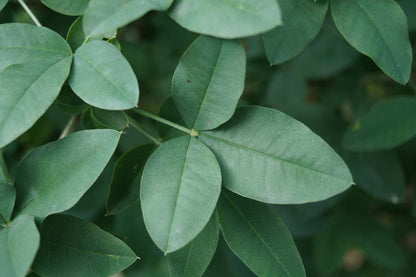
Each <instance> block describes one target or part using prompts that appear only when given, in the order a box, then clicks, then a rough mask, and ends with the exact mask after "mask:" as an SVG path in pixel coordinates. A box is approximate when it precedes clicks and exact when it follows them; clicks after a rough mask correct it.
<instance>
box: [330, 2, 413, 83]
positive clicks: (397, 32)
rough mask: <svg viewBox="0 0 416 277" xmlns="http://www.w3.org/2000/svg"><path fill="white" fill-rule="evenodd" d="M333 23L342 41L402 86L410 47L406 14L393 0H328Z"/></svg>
mask: <svg viewBox="0 0 416 277" xmlns="http://www.w3.org/2000/svg"><path fill="white" fill-rule="evenodd" d="M331 11H332V16H333V18H334V21H335V24H336V26H337V28H338V30H339V31H340V32H341V34H342V35H343V36H344V38H345V39H346V40H347V41H348V42H349V43H350V44H351V45H352V46H353V47H354V48H356V49H357V50H358V51H359V52H361V53H363V54H364V55H367V56H369V57H370V58H371V59H372V60H374V62H375V63H376V64H377V65H378V66H379V67H380V68H381V70H383V71H384V72H385V73H386V74H387V75H389V76H390V77H391V78H393V79H394V80H395V81H397V82H399V83H401V84H406V83H407V81H408V80H409V78H410V71H411V65H412V48H411V45H410V41H409V33H408V28H407V19H406V15H405V14H404V13H403V11H402V9H401V8H400V6H399V4H397V3H396V1H394V0H379V1H371V0H331Z"/></svg>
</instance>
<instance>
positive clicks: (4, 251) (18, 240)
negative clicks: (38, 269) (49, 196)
mask: <svg viewBox="0 0 416 277" xmlns="http://www.w3.org/2000/svg"><path fill="white" fill-rule="evenodd" d="M39 240H40V237H39V232H38V229H37V228H36V225H35V222H34V220H33V217H31V216H29V215H21V216H19V217H17V218H16V219H15V220H13V222H12V223H11V225H10V226H8V227H6V228H5V229H3V230H1V231H0V245H1V247H0V268H1V275H2V276H7V277H24V276H26V274H27V273H28V271H29V268H30V266H31V264H32V262H33V259H34V258H35V255H36V252H37V250H38V248H39Z"/></svg>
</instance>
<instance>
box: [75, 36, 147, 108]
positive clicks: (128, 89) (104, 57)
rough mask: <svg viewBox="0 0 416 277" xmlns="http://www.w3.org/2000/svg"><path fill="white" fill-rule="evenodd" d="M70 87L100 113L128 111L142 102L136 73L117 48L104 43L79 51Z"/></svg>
mask: <svg viewBox="0 0 416 277" xmlns="http://www.w3.org/2000/svg"><path fill="white" fill-rule="evenodd" d="M69 85H70V86H71V88H72V89H73V91H74V92H75V93H76V94H77V95H78V96H79V97H80V98H81V99H82V100H84V101H85V102H87V103H88V104H90V105H92V106H95V107H97V108H101V109H106V110H123V109H129V108H133V107H135V106H136V105H137V102H138V101H139V85H138V83H137V79H136V76H135V74H134V72H133V69H132V68H131V67H130V65H129V63H128V61H127V60H126V59H125V58H124V57H123V55H122V54H121V53H120V51H118V50H117V48H116V47H115V46H114V45H112V44H110V43H108V42H104V41H98V40H97V41H92V42H90V43H87V44H85V45H83V46H81V47H80V48H78V50H77V51H76V53H75V55H74V65H73V67H72V72H71V76H70V78H69Z"/></svg>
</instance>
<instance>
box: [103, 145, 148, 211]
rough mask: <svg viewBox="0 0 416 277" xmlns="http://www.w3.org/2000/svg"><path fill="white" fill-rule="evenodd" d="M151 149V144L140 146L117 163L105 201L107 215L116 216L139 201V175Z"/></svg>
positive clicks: (124, 155) (125, 154)
mask: <svg viewBox="0 0 416 277" xmlns="http://www.w3.org/2000/svg"><path fill="white" fill-rule="evenodd" d="M153 149H154V146H153V145H152V144H146V145H140V146H137V147H135V148H133V149H131V150H130V151H128V152H126V153H124V154H123V155H122V156H121V157H120V159H119V160H118V161H117V164H116V167H115V168H114V172H113V177H112V179H111V184H110V192H109V194H108V199H107V214H108V215H114V214H118V213H120V212H122V211H123V210H125V209H126V208H127V207H129V206H131V205H132V204H133V203H135V202H138V201H139V198H140V179H141V177H142V175H141V173H142V170H143V167H144V164H145V163H146V161H147V158H148V157H149V156H150V154H151V153H152V151H153Z"/></svg>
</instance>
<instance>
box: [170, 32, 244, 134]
mask: <svg viewBox="0 0 416 277" xmlns="http://www.w3.org/2000/svg"><path fill="white" fill-rule="evenodd" d="M245 69H246V57H245V53H244V49H243V47H242V45H241V44H240V43H239V42H237V41H226V40H220V39H216V38H212V37H199V38H198V39H197V40H196V41H195V42H194V43H193V44H192V45H191V46H190V47H189V49H188V50H187V51H186V53H185V55H184V56H183V57H182V59H181V62H180V63H179V65H178V67H177V68H176V71H175V74H174V75H173V81H172V95H173V99H174V100H175V103H176V105H177V106H178V109H179V112H180V113H181V115H182V117H183V119H184V120H185V122H186V124H187V125H188V126H189V127H191V128H194V129H196V130H208V129H214V128H216V127H218V126H219V125H221V124H222V123H224V122H226V121H227V120H228V119H230V118H231V116H232V115H233V113H234V110H235V108H236V106H237V102H238V99H239V98H240V96H241V94H242V93H243V90H244V79H245V74H246V70H245Z"/></svg>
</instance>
